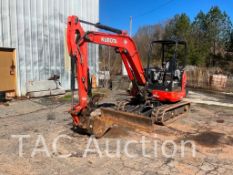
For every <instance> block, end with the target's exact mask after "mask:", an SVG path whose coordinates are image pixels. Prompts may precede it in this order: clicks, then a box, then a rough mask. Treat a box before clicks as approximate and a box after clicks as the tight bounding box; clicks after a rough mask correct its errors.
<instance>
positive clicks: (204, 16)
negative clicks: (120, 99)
mask: <svg viewBox="0 0 233 175" xmlns="http://www.w3.org/2000/svg"><path fill="white" fill-rule="evenodd" d="M160 39H175V40H184V41H186V42H187V45H188V54H187V60H188V64H190V65H196V66H206V67H214V66H217V67H221V68H223V69H224V70H225V71H230V72H231V73H233V27H232V21H231V20H230V17H229V16H228V15H227V13H226V12H223V11H221V10H220V9H219V8H218V7H212V8H211V9H210V10H209V11H208V12H207V13H204V12H202V11H200V12H199V13H198V14H197V15H196V17H195V18H194V20H193V21H191V20H190V18H189V17H188V16H187V15H186V14H185V13H182V14H177V15H175V16H174V17H173V18H171V19H170V20H168V21H166V22H164V23H162V24H155V25H147V26H143V27H140V28H139V29H138V31H137V33H136V34H135V36H134V40H135V42H136V44H137V47H138V50H139V52H140V54H141V57H142V59H143V62H144V63H145V62H146V59H147V57H148V52H149V47H148V44H149V43H150V42H151V40H160ZM229 65H230V66H229Z"/></svg>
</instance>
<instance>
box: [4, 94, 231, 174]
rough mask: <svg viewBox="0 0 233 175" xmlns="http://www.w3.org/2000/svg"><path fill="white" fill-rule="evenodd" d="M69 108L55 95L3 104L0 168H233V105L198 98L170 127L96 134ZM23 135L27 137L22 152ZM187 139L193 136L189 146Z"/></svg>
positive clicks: (91, 171) (123, 170) (155, 171)
mask: <svg viewBox="0 0 233 175" xmlns="http://www.w3.org/2000/svg"><path fill="white" fill-rule="evenodd" d="M69 108H70V103H69V102H67V101H61V100H58V99H57V98H56V97H49V98H41V99H31V100H20V101H13V102H10V104H9V106H5V105H0V126H1V127H0V174H1V175H8V174H10V175H12V174H15V175H19V174H44V175H47V174H62V175H65V174H74V175H77V174H86V175H89V174H97V175H98V174H101V175H102V174H127V175H130V174H134V175H135V174H138V175H141V174H144V175H154V174H186V175H187V174H197V175H201V174H226V175H227V174H229V175H231V174H232V172H233V156H232V155H233V134H232V133H233V108H230V107H223V106H216V105H215V106H214V105H205V104H195V103H193V104H192V107H191V111H190V114H189V115H188V116H187V117H185V118H183V119H180V120H178V121H176V122H175V123H172V124H170V125H169V126H166V127H165V126H155V128H154V132H153V133H143V132H132V131H129V130H126V129H119V128H113V129H112V130H110V131H109V133H107V134H106V135H105V137H103V138H101V139H97V140H95V139H94V138H92V137H90V136H88V135H85V134H80V133H77V132H75V131H73V130H72V120H71V117H70V115H69V114H68V112H67V110H68V109H69ZM19 135H24V137H25V138H23V140H22V142H23V144H22V145H23V147H22V152H23V154H22V155H19V149H20V148H19V139H18V138H16V137H18V136H19ZM58 136H61V137H60V139H59V140H57V144H56V145H57V149H54V142H56V138H58ZM143 139H144V140H146V141H147V142H146V143H145V144H144V145H143V144H142V140H143ZM129 141H130V143H129ZM183 141H189V144H187V145H186V147H185V148H184V149H182V147H181V146H182V143H183ZM88 143H89V145H88ZM155 143H156V144H155ZM165 143H166V144H165ZM119 145H120V146H119ZM174 145H176V147H177V149H176V151H174V150H175V148H174V147H175V146H174ZM89 146H90V147H89ZM118 146H119V147H118ZM126 146H127V148H128V150H127V152H126V151H125V148H126ZM142 147H144V148H145V150H146V154H144V156H143V151H142ZM86 148H89V151H87V149H86ZM118 148H119V149H118ZM91 149H92V150H91ZM119 150H120V151H119ZM118 151H119V152H118ZM144 153H145V152H144ZM164 153H166V154H164ZM172 153H174V154H172ZM182 153H183V154H182ZM62 155H66V156H64V157H61V156H62Z"/></svg>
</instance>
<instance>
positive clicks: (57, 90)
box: [28, 89, 66, 98]
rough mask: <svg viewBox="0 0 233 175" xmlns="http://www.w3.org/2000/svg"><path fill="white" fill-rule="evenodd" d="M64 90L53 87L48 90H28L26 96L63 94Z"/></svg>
mask: <svg viewBox="0 0 233 175" xmlns="http://www.w3.org/2000/svg"><path fill="white" fill-rule="evenodd" d="M65 93H66V91H65V90H64V89H54V90H49V91H38V92H29V93H28V96H29V97H30V98H35V97H45V96H51V95H63V94H65Z"/></svg>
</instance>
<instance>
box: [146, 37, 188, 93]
mask: <svg viewBox="0 0 233 175" xmlns="http://www.w3.org/2000/svg"><path fill="white" fill-rule="evenodd" d="M179 46H183V47H182V48H180V47H179ZM178 49H179V51H182V52H183V53H180V52H178ZM186 50H187V48H186V42H185V41H176V40H156V41H152V42H151V45H150V53H149V57H148V62H147V68H146V70H145V72H146V73H147V80H148V82H149V88H150V89H157V90H162V91H180V90H181V85H182V74H183V72H184V66H185V60H186V59H185V56H186ZM156 63H157V64H156ZM155 64H156V65H155Z"/></svg>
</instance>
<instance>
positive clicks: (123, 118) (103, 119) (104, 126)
mask: <svg viewBox="0 0 233 175" xmlns="http://www.w3.org/2000/svg"><path fill="white" fill-rule="evenodd" d="M113 126H120V127H126V128H129V129H132V130H140V131H146V132H152V131H153V122H152V120H151V118H149V117H144V116H141V115H137V114H133V113H128V112H123V111H118V110H117V111H116V110H114V109H110V108H101V109H100V111H99V112H97V115H96V114H94V115H92V116H91V118H90V126H89V127H90V129H89V133H90V134H93V135H95V137H97V138H98V137H102V136H103V135H104V134H105V133H106V132H107V131H108V130H109V129H110V128H111V127H113Z"/></svg>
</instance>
